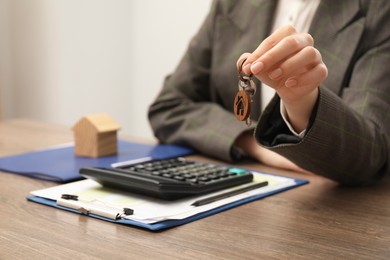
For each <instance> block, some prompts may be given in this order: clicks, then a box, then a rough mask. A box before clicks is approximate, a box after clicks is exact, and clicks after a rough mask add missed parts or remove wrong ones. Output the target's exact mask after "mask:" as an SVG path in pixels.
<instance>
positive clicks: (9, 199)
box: [0, 120, 390, 259]
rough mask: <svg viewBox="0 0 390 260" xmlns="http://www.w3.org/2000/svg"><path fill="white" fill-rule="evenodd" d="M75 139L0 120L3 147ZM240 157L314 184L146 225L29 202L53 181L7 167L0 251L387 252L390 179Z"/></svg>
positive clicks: (347, 255)
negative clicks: (339, 178)
mask: <svg viewBox="0 0 390 260" xmlns="http://www.w3.org/2000/svg"><path fill="white" fill-rule="evenodd" d="M71 140H72V132H71V130H70V129H68V128H65V127H62V126H56V125H50V124H44V123H39V122H35V121H29V120H13V121H5V122H1V123H0V154H1V155H2V156H5V155H10V154H16V153H20V152H27V151H32V150H35V149H40V148H46V147H48V146H51V145H55V144H61V143H64V142H69V141H71ZM192 157H193V158H198V159H202V160H209V159H206V158H203V157H200V156H192ZM244 166H245V167H249V168H253V169H257V170H263V171H266V172H273V173H278V174H282V175H288V176H293V177H301V178H306V179H309V180H310V184H308V185H305V186H302V187H299V188H296V189H293V190H289V191H286V192H283V193H280V194H277V195H274V196H271V197H268V198H265V199H262V200H258V201H255V202H251V203H248V204H245V205H242V206H239V207H236V208H233V209H230V210H227V211H224V212H221V213H219V214H216V215H213V216H210V217H207V218H204V219H201V220H197V221H194V222H192V223H189V224H186V225H183V226H179V227H176V228H172V229H169V230H166V231H162V232H150V231H146V230H142V229H138V228H134V227H128V226H124V225H117V224H112V223H109V222H105V221H102V220H98V219H93V218H89V217H85V216H82V215H78V214H74V213H70V212H66V211H62V210H58V209H54V208H51V207H48V206H44V205H40V204H36V203H33V202H28V201H27V200H26V199H25V198H26V196H28V194H29V192H30V191H32V190H37V189H42V188H45V187H51V186H54V185H56V183H51V182H45V181H41V180H36V179H31V178H27V177H21V176H18V175H14V174H8V173H3V172H1V173H0V219H1V221H0V259H390V246H389V245H390V207H389V205H390V190H389V186H390V182H389V178H387V179H385V180H384V181H383V182H381V183H379V184H377V185H375V186H371V187H363V188H348V187H341V186H339V185H337V184H336V183H334V182H332V181H330V180H327V179H324V178H321V177H318V176H311V175H300V174H296V173H293V172H288V171H282V170H277V169H273V168H268V167H265V166H262V165H259V164H256V163H250V164H245V165H244Z"/></svg>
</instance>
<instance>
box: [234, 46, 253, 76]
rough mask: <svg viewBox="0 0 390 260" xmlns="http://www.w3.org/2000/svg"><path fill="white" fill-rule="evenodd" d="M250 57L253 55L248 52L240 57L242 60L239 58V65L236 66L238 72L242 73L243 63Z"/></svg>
mask: <svg viewBox="0 0 390 260" xmlns="http://www.w3.org/2000/svg"><path fill="white" fill-rule="evenodd" d="M250 55H251V54H250V53H249V52H246V53H244V54H242V55H241V56H240V58H238V60H237V64H236V66H237V70H238V71H242V66H243V62H244V61H246V60H247V59H248V57H249V56H250ZM249 74H250V73H249ZM249 74H247V75H249Z"/></svg>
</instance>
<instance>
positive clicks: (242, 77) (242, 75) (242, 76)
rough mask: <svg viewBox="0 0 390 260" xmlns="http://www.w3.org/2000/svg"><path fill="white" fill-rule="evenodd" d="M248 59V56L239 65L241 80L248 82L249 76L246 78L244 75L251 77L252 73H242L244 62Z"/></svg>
mask: <svg viewBox="0 0 390 260" xmlns="http://www.w3.org/2000/svg"><path fill="white" fill-rule="evenodd" d="M246 60H247V58H245V59H244V60H243V61H242V62H241V64H240V66H238V76H239V78H240V80H241V81H244V82H247V81H248V79H247V78H244V76H247V77H249V78H250V77H252V73H251V74H249V75H246V74H243V73H242V65H244V63H245V61H246Z"/></svg>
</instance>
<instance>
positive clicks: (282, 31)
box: [243, 25, 296, 75]
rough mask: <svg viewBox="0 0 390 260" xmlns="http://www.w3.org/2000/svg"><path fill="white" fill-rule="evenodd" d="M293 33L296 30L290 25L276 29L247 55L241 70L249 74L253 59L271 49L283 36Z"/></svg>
mask: <svg viewBox="0 0 390 260" xmlns="http://www.w3.org/2000/svg"><path fill="white" fill-rule="evenodd" d="M294 34H296V30H295V28H294V27H293V26H292V25H286V26H283V27H281V28H279V29H277V30H276V31H275V32H274V33H272V34H271V35H270V36H269V37H268V38H266V39H265V40H264V41H263V42H262V43H261V44H260V45H259V47H257V49H256V50H255V51H254V52H253V53H252V54H251V55H248V56H247V60H246V61H245V64H244V66H243V72H244V73H245V74H248V75H249V74H251V70H250V67H251V64H252V63H253V62H254V61H256V60H257V59H258V58H259V57H261V56H262V55H264V54H265V53H266V52H267V51H269V50H271V49H272V48H273V47H274V46H276V45H277V44H278V43H279V42H280V41H281V40H283V39H284V38H285V37H287V36H289V35H294Z"/></svg>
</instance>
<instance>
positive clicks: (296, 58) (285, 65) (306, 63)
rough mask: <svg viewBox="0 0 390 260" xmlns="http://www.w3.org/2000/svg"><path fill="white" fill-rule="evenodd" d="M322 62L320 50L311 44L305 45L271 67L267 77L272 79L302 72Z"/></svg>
mask: <svg viewBox="0 0 390 260" xmlns="http://www.w3.org/2000/svg"><path fill="white" fill-rule="evenodd" d="M321 62H322V57H321V54H320V52H319V51H318V50H317V49H315V48H314V47H312V46H309V47H305V48H303V49H302V50H301V51H299V52H298V53H296V54H295V55H293V56H291V57H290V58H289V59H287V60H285V61H284V62H282V63H281V64H279V65H278V66H277V67H276V68H274V69H272V70H271V72H270V73H269V74H268V77H269V78H270V79H272V80H278V79H280V78H283V77H284V78H286V79H287V78H288V77H290V76H292V75H299V74H302V73H304V72H306V71H308V70H310V69H312V68H313V67H315V66H316V65H317V64H319V63H321Z"/></svg>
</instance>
